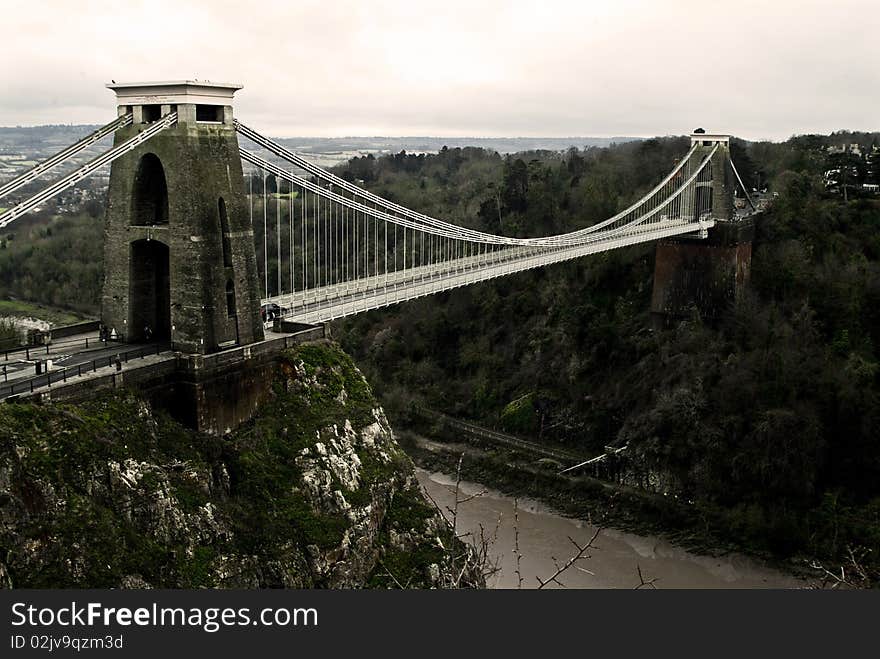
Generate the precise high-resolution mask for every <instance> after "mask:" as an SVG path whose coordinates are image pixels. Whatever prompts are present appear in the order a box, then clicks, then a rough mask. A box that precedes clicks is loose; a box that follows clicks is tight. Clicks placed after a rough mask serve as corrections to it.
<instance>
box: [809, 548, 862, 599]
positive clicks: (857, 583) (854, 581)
mask: <svg viewBox="0 0 880 659" xmlns="http://www.w3.org/2000/svg"><path fill="white" fill-rule="evenodd" d="M846 552H847V554H848V556H847V561H846V564H845V565H841V566H840V569H839V570H829V569H828V568H826V567H825V566H824V565H822V564H821V563H819V562H818V561H811V562H810V564H809V565H810V567H811V568H813V569H814V570H818V571H819V573H820V574H821V576H822V582H821V584H820V587H821V588H828V589H829V590H837V589H843V588H871V586H872V579H871V576H870V575H869V574H868V571H867V570H866V569H865V566H864V564H863V561H864V560H865V557H866V556H867V555H868V554H869V553H871V550H870V549H866V548H865V547H856V548H855V549H853V548H852V547H849V546H847V548H846Z"/></svg>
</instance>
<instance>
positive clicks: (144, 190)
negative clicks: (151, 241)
mask: <svg viewBox="0 0 880 659" xmlns="http://www.w3.org/2000/svg"><path fill="white" fill-rule="evenodd" d="M131 221H132V224H133V225H136V226H151V225H154V224H168V186H167V185H166V183H165V170H164V169H163V167H162V162H161V161H160V160H159V158H158V157H157V156H156V155H155V154H152V153H147V154H144V155H143V156H142V157H141V159H140V162H139V163H138V168H137V173H136V174H135V179H134V191H133V195H132V213H131Z"/></svg>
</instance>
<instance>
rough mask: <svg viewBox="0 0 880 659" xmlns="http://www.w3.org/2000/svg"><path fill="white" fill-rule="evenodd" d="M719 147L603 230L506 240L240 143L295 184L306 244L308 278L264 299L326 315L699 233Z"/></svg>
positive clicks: (302, 252) (245, 156) (312, 318)
mask: <svg viewBox="0 0 880 659" xmlns="http://www.w3.org/2000/svg"><path fill="white" fill-rule="evenodd" d="M717 149H718V146H717V145H716V146H715V148H713V149H712V150H711V151H710V152H709V153H708V154H704V155H700V156H699V157H695V156H694V152H693V150H692V151H691V152H689V153H688V157H687V158H686V159H684V160H683V161H682V162H680V163H678V165H677V166H676V167H675V169H674V170H673V175H672V176H670V177H667V178H666V179H665V180H664V182H663V184H661V185H660V186H658V187H657V188H655V190H654V191H653V194H649V195H648V196H647V197H646V198H643V200H642V202H641V203H640V204H636V205H635V206H634V207H633V208H636V210H637V212H633V211H630V212H629V213H624V214H618V215H616V216H615V219H614V221H613V222H611V223H607V222H604V223H601V224H603V227H604V228H603V229H602V230H598V231H596V232H593V233H591V234H586V235H584V234H582V233H579V232H573V233H569V234H562V235H561V236H551V237H548V238H544V239H526V240H522V239H520V240H514V241H509V242H502V241H499V240H496V238H497V237H496V236H493V235H492V234H485V233H481V232H464V231H460V229H461V228H460V227H456V226H455V225H449V224H448V223H439V222H437V223H435V222H427V221H422V220H418V219H413V217H412V216H411V215H409V216H408V214H404V213H398V212H394V211H393V209H390V208H388V204H385V203H383V202H382V201H381V200H380V201H379V202H376V201H370V200H368V199H365V198H364V195H363V194H361V193H360V192H359V191H360V188H357V187H354V190H355V191H354V192H350V191H349V190H348V189H346V188H344V187H343V186H341V185H336V184H335V181H327V180H325V179H322V178H321V177H320V176H317V175H309V176H302V175H300V174H297V173H294V172H293V171H288V170H286V169H283V168H282V167H281V166H279V165H277V164H275V163H273V162H270V161H268V160H266V159H264V158H262V157H260V156H258V155H256V154H255V153H252V152H251V151H249V150H248V149H246V148H244V147H240V149H239V150H240V153H241V157H242V160H244V161H245V162H246V163H248V164H249V165H251V166H254V167H256V168H258V169H259V171H260V172H263V173H264V175H265V173H266V172H268V173H269V174H271V175H273V176H274V177H275V180H276V184H277V185H278V186H282V185H283V184H282V183H281V181H287V182H288V184H289V186H290V187H291V188H294V187H295V188H296V189H297V190H296V195H295V196H294V195H290V198H291V199H292V200H293V201H292V202H291V203H292V204H294V206H295V207H296V208H291V209H290V210H291V212H290V213H289V214H288V217H290V218H291V222H294V218H297V219H298V221H299V222H300V227H299V229H300V235H301V245H300V249H299V251H298V252H297V251H296V250H295V249H291V250H290V251H289V258H291V259H293V260H296V259H299V262H298V263H290V264H288V268H289V269H292V270H293V271H294V272H297V271H300V272H301V273H302V276H301V281H300V285H299V286H298V287H297V286H296V285H295V283H294V282H295V279H292V280H291V285H290V287H289V289H287V290H278V291H275V292H276V293H277V294H276V295H274V296H267V298H266V299H264V300H263V301H262V302H263V303H274V304H278V305H279V306H280V307H281V309H282V316H283V317H286V318H289V319H291V320H294V321H296V322H306V323H319V322H326V321H329V320H332V319H334V318H339V317H343V316H348V315H351V314H354V313H359V312H361V311H367V310H369V309H375V308H378V307H382V306H388V305H390V304H396V303H398V302H402V301H405V300H408V299H413V298H415V297H421V296H423V295H429V294H432V293H436V292H439V291H442V290H449V289H451V288H455V287H458V286H465V285H468V284H472V283H476V282H478V281H484V280H486V279H491V278H494V277H499V276H503V275H506V274H511V273H514V272H520V271H522V270H527V269H530V268H536V267H542V266H545V265H549V264H552V263H557V262H560V261H564V260H568V259H573V258H578V257H580V256H583V255H586V254H592V253H596V252H600V251H605V250H608V249H613V248H617V247H623V246H627V245H634V244H638V243H642V242H647V241H651V240H657V239H659V238H664V237H669V236H675V235H682V234H689V233H694V232H695V231H697V232H700V231H701V230H705V229H708V228H709V227H711V226H713V225H714V220H712V218H711V198H712V194H711V187H710V186H711V185H712V166H711V163H712V157H713V156H714V155H715V153H716V152H717ZM297 169H301V168H299V167H298V168H297ZM346 183H347V182H346ZM349 185H350V184H349ZM264 204H266V205H267V204H268V200H267V199H264ZM297 211H298V212H297ZM380 224H381V225H382V226H381V227H380ZM389 225H390V227H389ZM447 227H451V229H448V228H447ZM380 229H381V230H380ZM287 230H288V231H290V232H293V231H294V230H295V227H294V226H292V225H291V226H290V227H288V228H287ZM276 233H277V234H278V236H276V238H277V239H278V240H280V239H281V238H282V236H283V229H282V230H280V231H279V229H278V228H277V225H276ZM475 235H476V236H477V237H474V236H475ZM523 243H525V244H523ZM264 252H265V253H266V254H268V247H265V248H264ZM277 254H278V252H277V250H276V255H277ZM282 258H283V252H282ZM264 267H266V266H264ZM278 267H279V268H281V267H283V265H282V264H280V263H279V266H278ZM282 283H283V281H282Z"/></svg>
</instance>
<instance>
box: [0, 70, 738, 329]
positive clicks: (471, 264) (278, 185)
mask: <svg viewBox="0 0 880 659" xmlns="http://www.w3.org/2000/svg"><path fill="white" fill-rule="evenodd" d="M108 87H111V88H112V89H114V91H116V92H117V95H118V96H119V103H120V105H119V110H120V114H119V116H118V117H117V118H116V119H115V120H114V121H112V122H110V123H108V124H107V125H106V126H103V127H101V128H100V129H98V130H96V131H95V132H94V133H92V134H90V135H88V136H87V137H86V138H84V139H82V140H80V141H79V142H77V143H76V144H73V145H71V146H70V147H68V148H66V149H64V150H62V151H61V152H59V153H58V154H57V155H55V156H53V157H51V158H49V159H47V160H46V161H44V162H42V163H40V164H38V165H37V166H35V167H34V168H33V169H31V170H30V171H28V172H26V173H25V174H23V175H21V176H19V177H18V178H16V179H15V180H12V181H10V182H8V183H6V184H5V185H3V186H0V199H2V198H4V197H8V196H10V195H12V194H14V193H16V192H18V191H20V190H22V189H28V190H30V191H31V193H30V194H29V195H27V197H26V198H24V199H21V200H20V201H18V202H17V203H15V204H14V205H12V206H11V207H10V208H8V210H6V211H5V212H3V213H2V214H0V228H3V227H7V226H9V225H10V224H11V223H12V222H14V221H15V220H16V219H18V218H20V217H22V216H23V215H25V214H26V213H28V212H29V211H31V210H33V209H34V208H36V207H38V206H40V205H41V204H43V203H45V202H46V201H47V200H48V199H51V198H52V197H54V196H56V195H58V194H60V193H62V192H64V191H65V190H67V189H69V188H70V187H71V186H74V185H76V184H77V183H78V182H79V181H81V180H83V179H84V178H86V177H88V176H90V175H92V174H94V173H95V172H97V171H99V170H100V169H101V168H102V167H106V166H107V165H111V164H113V163H116V162H118V161H119V160H120V159H123V158H127V159H129V160H131V158H132V155H133V154H136V155H137V156H138V157H139V158H140V162H139V165H138V166H137V167H135V168H133V169H132V171H131V172H129V173H127V175H128V176H131V174H133V175H134V177H133V178H134V179H135V180H136V181H139V184H140V185H141V188H138V189H136V190H133V192H132V195H133V197H134V201H129V200H119V201H120V203H121V204H124V205H126V206H132V205H134V206H136V208H134V209H133V210H132V211H131V213H134V214H135V215H137V214H140V216H139V217H137V218H135V219H131V218H127V219H128V220H129V221H128V222H127V223H128V224H129V225H130V226H141V227H165V226H167V225H168V222H169V218H168V217H167V212H168V211H167V206H168V201H167V199H165V198H164V197H166V196H167V195H168V194H169V193H170V191H169V190H168V183H167V181H166V180H164V179H165V178H166V176H167V172H166V171H164V167H163V165H162V163H161V162H159V163H158V164H155V163H154V161H155V156H154V157H153V158H150V156H151V154H153V152H154V151H153V149H152V148H151V147H152V146H153V145H154V144H155V143H156V142H157V140H159V138H160V137H161V136H162V135H163V134H167V133H172V132H174V129H175V128H177V129H178V133H179V132H180V128H181V127H182V125H186V127H187V130H189V131H190V134H191V133H192V128H195V129H196V130H197V131H199V130H200V131H201V133H203V134H204V135H206V136H208V137H209V138H210V136H212V135H215V136H216V135H219V134H220V133H223V134H225V135H226V136H227V137H228V135H229V134H230V133H234V134H235V135H236V136H238V137H240V138H242V140H241V142H242V144H241V145H239V144H235V145H233V149H232V150H233V151H234V152H235V151H237V153H233V154H232V155H231V156H230V154H226V155H227V156H229V157H240V159H241V162H242V163H243V165H239V167H238V169H241V167H242V166H243V167H245V168H247V169H248V174H249V175H248V177H247V180H248V186H249V189H248V190H247V194H246V199H247V202H246V206H247V217H246V219H247V226H245V227H244V228H245V230H246V231H251V232H252V231H253V230H254V229H255V228H259V225H262V230H261V231H260V233H261V234H262V237H263V241H264V242H263V245H262V249H260V250H259V252H260V253H261V255H262V263H261V264H260V266H261V267H259V268H258V270H259V273H262V277H261V279H262V281H261V282H258V286H259V289H260V290H259V297H260V303H261V304H273V305H278V307H279V308H280V309H281V315H282V316H283V317H284V318H285V319H288V320H290V321H294V322H298V323H308V324H315V323H323V322H327V321H330V320H334V319H336V318H341V317H344V316H349V315H352V314H356V313H362V312H365V311H370V310H373V309H377V308H379V307H383V306H387V305H391V304H397V303H401V302H405V301H407V300H411V299H413V298H417V297H421V296H425V295H431V294H434V293H438V292H441V291H446V290H450V289H453V288H456V287H459V286H467V285H469V284H473V283H477V282H481V281H486V280H488V279H493V278H496V277H501V276H505V275H509V274H513V273H516V272H521V271H523V270H528V269H532V268H540V267H545V266H548V265H552V264H554V263H559V262H561V261H565V260H569V259H575V258H579V257H582V256H586V255H589V254H595V253H597V252H602V251H606V250H611V249H617V248H620V247H625V246H628V245H634V244H638V243H644V242H650V241H657V240H659V239H663V238H668V237H672V236H680V235H685V234H690V235H697V236H703V237H705V236H706V233H707V231H708V230H709V229H710V228H712V227H713V226H714V225H715V222H716V220H718V219H722V220H727V219H730V209H729V208H728V206H730V204H729V203H728V200H727V197H729V196H730V193H731V188H732V184H731V183H730V182H728V181H726V180H725V178H726V176H725V172H726V170H727V169H728V168H729V169H730V170H731V171H733V172H734V173H735V167H734V166H733V163H732V161H731V160H730V154H729V141H728V138H727V136H723V135H706V134H694V135H693V136H692V145H691V148H690V150H689V151H688V152H687V153H684V154H682V157H681V159H680V160H679V161H678V163H677V164H676V165H675V166H674V168H673V169H672V171H671V172H670V173H669V174H668V175H667V176H666V177H665V178H664V179H663V180H662V181H660V182H659V183H657V185H656V186H655V187H654V188H653V189H651V190H650V191H648V192H647V193H646V194H645V195H644V196H643V197H642V198H641V199H639V200H638V201H636V202H635V203H633V204H632V205H630V206H629V207H628V208H626V209H624V210H622V211H620V212H619V213H617V214H615V215H614V216H612V217H609V218H595V220H597V221H594V222H593V223H592V224H590V225H589V226H587V227H586V228H583V229H579V230H576V231H571V232H568V233H563V234H560V235H554V236H539V237H528V238H523V237H512V236H503V235H495V234H491V233H486V232H482V231H477V230H475V229H470V228H467V227H463V226H458V225H456V224H453V223H450V222H447V221H444V220H443V219H441V218H436V217H431V216H428V215H425V214H423V213H420V212H418V211H417V210H414V209H410V208H406V207H403V206H400V205H399V204H396V203H393V202H392V201H389V200H388V199H384V198H382V197H380V196H378V195H375V194H373V193H371V192H370V191H368V190H365V189H363V188H361V187H358V186H357V185H354V184H352V183H351V182H349V181H347V180H345V179H343V178H341V177H339V176H337V175H336V174H334V173H332V172H330V171H328V170H326V169H323V168H321V167H318V166H317V165H315V164H313V163H312V162H310V161H309V160H308V159H306V158H304V157H302V156H300V155H298V154H296V153H294V152H292V151H290V150H289V149H287V148H285V147H284V146H282V145H281V144H280V143H278V142H277V141H275V140H272V139H270V138H268V137H266V136H265V135H263V134H261V133H259V132H257V131H256V130H255V129H253V128H252V127H250V126H249V125H247V124H245V123H243V122H241V121H239V120H238V119H233V118H232V116H231V115H232V113H231V97H232V93H233V92H234V91H235V90H237V89H238V88H239V86H237V85H215V84H212V83H198V82H179V83H132V84H127V85H126V84H120V85H108ZM163 101H169V102H163ZM170 101H177V103H172V102H170ZM184 111H188V112H189V115H191V116H187V117H186V118H185V119H184V118H182V117H181V115H180V113H181V112H184ZM111 135H115V136H116V139H115V143H114V146H113V147H112V148H109V149H106V150H105V151H103V152H101V153H100V154H99V155H98V156H96V157H94V158H93V159H91V160H89V161H88V162H87V163H85V164H84V165H81V166H78V167H76V168H75V169H73V171H70V172H68V173H66V174H65V175H64V176H62V177H60V178H59V179H58V180H57V181H54V182H52V183H51V184H47V185H45V186H39V189H38V190H36V191H34V190H33V188H34V187H36V185H37V183H38V182H39V180H40V179H43V178H45V177H46V176H47V175H48V174H50V173H51V172H52V171H53V170H55V169H56V168H61V167H62V166H63V165H65V163H67V162H69V161H71V159H73V158H74V157H75V156H77V154H80V152H82V151H83V150H84V149H86V148H89V147H93V145H94V144H96V143H98V142H99V141H100V140H102V139H104V138H106V137H108V136H111ZM234 147H238V148H237V150H236V149H235V148H234ZM198 157H200V158H202V157H209V154H207V153H199V154H198ZM153 165H155V166H153ZM269 176H271V177H273V178H274V181H275V191H274V192H273V193H272V194H269V192H268V187H267V177H269ZM736 176H737V178H738V174H736ZM255 179H256V181H257V186H256V187H257V189H256V190H254V187H255V186H254V180H255ZM260 182H262V189H259V188H260V185H259V184H260ZM144 186H146V187H145V188H144ZM244 192H245V191H244V190H240V191H238V194H239V195H241V194H243V193H244ZM231 196H236V195H235V191H231ZM260 196H262V200H260V199H259V197H260ZM255 200H256V201H257V203H256V212H255ZM114 201H116V200H114V199H113V186H112V185H111V199H110V202H109V203H110V205H111V206H113V204H114ZM273 201H274V206H275V208H272V206H273ZM282 201H283V202H284V203H283V204H282ZM220 203H221V205H226V206H227V208H228V203H224V202H223V200H222V199H221V202H220ZM282 206H283V211H282ZM212 210H214V209H212ZM242 210H244V209H241V208H239V209H238V212H239V213H241V211H242ZM144 213H146V215H144ZM214 213H215V214H217V215H219V216H220V217H219V218H218V219H219V226H218V228H219V231H218V232H217V233H219V234H221V235H219V236H217V238H219V241H220V242H221V243H222V244H221V247H220V250H219V252H221V253H223V255H224V256H223V258H224V265H226V266H228V265H230V264H231V255H230V254H229V250H230V245H229V242H230V240H229V236H230V229H229V226H228V225H229V218H228V216H227V217H223V216H224V215H227V213H228V211H227V210H226V209H224V208H222V207H221V208H218V209H216V210H214ZM127 214H130V213H127ZM212 219H213V218H212ZM239 219H240V220H242V219H244V218H239ZM590 219H593V218H590ZM175 221H176V220H175V219H172V220H171V223H172V225H173V224H174V223H175ZM186 221H187V222H191V221H192V218H187V220H186ZM238 224H239V228H241V222H239V223H238ZM272 225H274V226H272ZM173 230H174V229H173V226H172V231H173ZM200 233H204V231H201V232H200ZM193 235H198V234H193ZM251 235H252V234H251ZM270 235H271V236H272V237H273V244H270V243H269V236H270ZM151 237H152V239H153V240H159V241H162V240H163V239H162V235H161V232H160V231H153V232H152V236H151ZM148 239H149V238H148ZM166 242H167V241H166ZM148 256H149V255H148ZM270 258H271V260H272V261H273V264H272V267H270ZM124 269H125V268H124ZM127 269H128V270H129V271H132V270H133V267H132V266H131V265H130V264H129V267H128V268H127ZM134 269H136V268H134ZM270 272H271V275H272V276H271V278H270ZM270 279H271V280H270ZM128 283H129V287H131V286H132V285H133V284H132V282H130V281H129V282H128ZM227 283H231V286H229V287H228V290H224V291H223V296H224V297H226V298H228V299H227V302H228V304H227V307H228V308H227V311H228V315H229V316H233V315H238V314H237V310H236V308H237V305H236V299H235V297H236V294H235V293H234V288H235V287H236V281H235V277H233V278H231V280H230V281H229V282H227ZM148 297H150V301H151V302H154V303H156V302H160V303H163V304H165V303H167V302H168V299H167V298H169V297H170V296H168V295H162V294H161V292H154V294H153V295H150V296H148ZM250 302H251V304H253V301H252V300H251V301H250ZM129 315H131V314H129ZM135 315H137V314H135ZM147 315H148V316H149V318H148V319H147V324H150V323H152V325H153V326H154V327H155V328H156V329H158V330H159V331H160V333H162V327H161V325H163V324H165V325H167V324H169V323H170V324H171V325H176V324H175V323H173V322H171V321H172V318H171V315H172V314H171V313H162V312H161V310H160V311H159V313H154V312H150V313H149V314H147ZM124 320H126V321H128V320H131V321H133V322H132V323H128V322H126V323H125V324H127V325H130V328H129V332H128V335H129V336H132V337H136V336H137V334H138V330H137V329H131V328H132V327H135V326H137V325H139V324H140V323H139V322H138V319H137V318H126V319H124ZM117 324H118V323H117ZM120 331H121V329H120ZM166 334H168V332H166ZM239 338H240V337H239Z"/></svg>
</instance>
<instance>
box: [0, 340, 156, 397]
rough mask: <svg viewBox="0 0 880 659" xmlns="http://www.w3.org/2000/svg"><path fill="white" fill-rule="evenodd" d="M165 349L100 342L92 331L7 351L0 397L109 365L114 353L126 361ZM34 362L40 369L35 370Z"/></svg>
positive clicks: (0, 383) (154, 343)
mask: <svg viewBox="0 0 880 659" xmlns="http://www.w3.org/2000/svg"><path fill="white" fill-rule="evenodd" d="M169 351H170V346H169V345H168V344H167V343H164V344H163V343H156V342H153V343H140V344H128V343H117V342H115V341H110V342H107V343H106V344H104V343H102V342H101V341H99V340H98V337H97V334H95V333H91V334H82V335H78V336H74V337H71V338H70V339H69V340H65V341H59V342H57V343H51V344H49V345H48V346H35V347H31V348H22V349H20V350H16V351H10V352H8V353H6V354H5V355H4V356H5V358H6V360H5V361H3V362H2V364H0V374H2V381H0V400H2V399H5V398H8V397H9V396H13V395H16V394H22V393H30V392H31V391H35V390H37V389H40V388H42V387H46V386H50V385H51V384H54V383H56V382H66V381H67V380H68V379H70V378H73V377H77V376H81V375H85V374H87V373H91V372H95V371H97V370H99V369H102V368H107V367H112V366H114V364H115V362H116V358H117V357H119V361H120V362H122V363H126V364H127V363H128V362H129V361H130V360H133V359H139V358H144V357H148V356H151V355H157V354H164V353H167V352H169ZM49 361H51V362H52V368H51V370H48V371H47V370H46V366H47V363H48V362H49ZM38 362H39V363H40V371H41V372H40V373H37V364H38Z"/></svg>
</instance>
